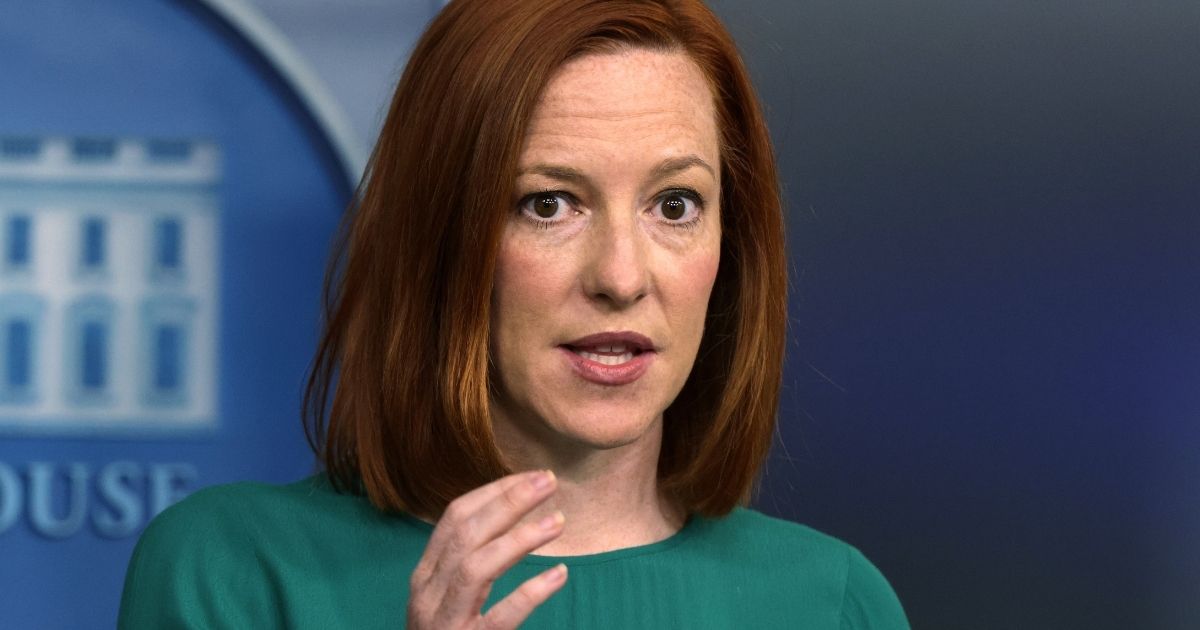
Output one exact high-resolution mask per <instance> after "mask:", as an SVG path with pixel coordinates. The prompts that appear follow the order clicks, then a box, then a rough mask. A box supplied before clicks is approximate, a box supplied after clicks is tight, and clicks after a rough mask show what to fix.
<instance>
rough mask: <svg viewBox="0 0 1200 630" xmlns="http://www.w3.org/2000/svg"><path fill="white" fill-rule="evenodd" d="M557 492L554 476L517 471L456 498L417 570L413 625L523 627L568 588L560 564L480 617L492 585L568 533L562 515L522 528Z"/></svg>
mask: <svg viewBox="0 0 1200 630" xmlns="http://www.w3.org/2000/svg"><path fill="white" fill-rule="evenodd" d="M556 487H557V480H556V479H555V478H554V473H552V472H550V471H535V472H527V473H517V474H515V475H509V476H507V477H504V478H503V479H498V480H496V481H493V482H492V483H489V484H487V485H486V486H482V487H479V488H476V489H475V490H472V491H471V492H468V493H467V494H464V495H462V496H461V497H459V498H457V499H455V500H454V501H451V502H450V505H449V506H448V507H447V508H446V512H445V514H443V515H442V518H441V520H439V521H438V524H437V527H435V528H434V530H433V536H432V537H430V539H429V545H428V546H427V547H426V548H425V554H424V555H422V556H421V561H420V562H418V563H417V568H416V570H415V571H413V574H412V579H411V581H410V585H409V599H408V627H409V628H414V629H417V630H428V629H431V628H437V629H439V630H440V629H442V628H454V629H458V628H495V629H500V628H516V627H517V626H519V625H520V624H521V622H522V621H524V620H525V618H526V617H528V616H529V613H531V612H533V609H534V608H537V607H538V606H539V605H541V603H542V602H544V601H546V599H547V598H548V597H550V596H551V595H553V594H554V592H555V591H557V590H558V589H559V588H561V587H562V585H563V584H565V583H566V578H567V567H565V566H563V565H561V564H560V565H558V566H556V567H553V568H551V569H549V570H547V571H545V572H543V573H541V574H540V575H537V576H534V577H532V578H530V579H529V580H527V581H526V582H525V583H523V584H521V586H520V587H518V588H517V590H515V591H513V592H512V593H510V594H509V595H508V596H507V597H505V598H504V599H502V600H500V601H498V602H496V604H495V605H493V606H492V607H491V608H490V609H488V611H487V614H486V615H484V614H481V609H482V608H483V604H484V602H486V601H487V597H488V593H489V592H490V591H491V589H492V583H493V582H495V581H496V579H497V578H499V577H500V576H501V575H502V574H503V573H504V572H505V571H507V570H508V569H509V567H511V566H513V565H514V564H516V563H517V562H518V561H519V560H520V559H521V558H522V557H524V556H525V555H526V554H528V553H530V552H531V551H533V550H534V549H537V548H538V547H541V546H542V545H544V544H546V543H547V542H549V541H551V540H553V539H555V538H557V537H558V535H559V534H561V533H562V528H563V515H562V513H561V512H555V513H554V514H552V515H550V516H547V517H545V518H543V519H541V520H540V521H538V522H535V523H526V524H523V525H521V526H519V527H518V526H516V525H517V523H518V522H519V521H520V520H521V519H522V518H524V516H525V515H526V514H528V513H529V512H530V511H531V510H533V508H535V507H537V506H538V505H540V504H541V503H542V502H543V501H545V500H546V499H547V498H549V497H550V495H552V494H554V491H555V489H556Z"/></svg>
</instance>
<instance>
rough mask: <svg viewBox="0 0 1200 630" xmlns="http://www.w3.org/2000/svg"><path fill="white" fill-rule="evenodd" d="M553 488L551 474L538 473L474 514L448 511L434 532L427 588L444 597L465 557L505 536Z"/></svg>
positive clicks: (496, 497) (456, 577)
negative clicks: (435, 538) (436, 538)
mask: <svg viewBox="0 0 1200 630" xmlns="http://www.w3.org/2000/svg"><path fill="white" fill-rule="evenodd" d="M555 487H556V480H555V478H554V474H553V473H551V472H549V471H540V472H538V473H534V474H531V475H529V476H528V477H527V478H526V479H525V480H524V481H522V482H520V483H516V484H513V485H512V486H511V487H509V488H508V489H506V490H504V491H503V492H500V493H499V494H497V495H496V496H495V497H493V498H492V500H491V501H488V502H487V503H486V504H484V505H483V506H482V507H480V508H478V509H477V510H475V511H474V512H473V513H469V514H462V513H459V512H457V511H456V510H452V509H449V508H448V509H447V510H446V514H445V515H444V516H443V517H442V518H443V521H445V522H444V523H443V522H439V523H438V527H437V528H436V529H435V531H434V535H435V536H436V535H437V534H438V533H439V532H438V531H437V530H443V531H442V532H441V534H442V539H441V540H440V541H439V544H438V548H437V550H436V553H437V561H436V564H435V565H434V566H433V572H432V574H431V575H430V578H429V582H428V585H429V586H430V587H431V588H433V590H434V591H435V592H438V593H443V594H444V593H445V592H446V589H447V588H448V587H449V585H450V581H451V580H454V579H461V576H460V573H461V569H462V567H461V566H460V565H461V564H462V562H463V561H464V559H465V558H467V557H468V556H469V555H471V554H472V553H474V552H475V551H476V550H477V549H479V548H480V547H483V546H484V545H486V544H488V543H489V542H491V541H493V540H495V539H496V538H498V537H500V536H502V535H504V534H505V533H507V532H508V531H509V530H510V529H512V527H513V526H514V525H516V524H517V523H518V522H519V521H520V520H521V519H522V518H524V517H525V515H526V514H528V513H529V511H530V510H532V509H533V508H535V507H537V506H538V505H540V504H541V503H542V502H543V501H545V500H546V499H547V498H549V497H550V495H551V494H553V493H554V489H555ZM532 549H536V546H535V547H533V548H531V549H530V551H532ZM526 553H528V552H526Z"/></svg>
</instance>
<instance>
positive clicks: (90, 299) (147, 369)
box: [0, 135, 220, 434]
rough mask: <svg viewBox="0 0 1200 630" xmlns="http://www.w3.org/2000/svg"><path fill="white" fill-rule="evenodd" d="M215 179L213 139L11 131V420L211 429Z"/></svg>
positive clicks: (5, 266)
mask: <svg viewBox="0 0 1200 630" xmlns="http://www.w3.org/2000/svg"><path fill="white" fill-rule="evenodd" d="M219 180H220V155H219V151H218V149H217V147H216V146H215V145H214V144H213V143H209V142H204V141H196V140H187V139H177V138H111V137H65V136H55V137H37V136H22V135H7V136H0V234H2V239H3V240H2V241H0V349H2V350H3V357H4V359H3V362H0V428H2V429H8V430H10V431H11V430H15V431H19V432H22V433H34V434H37V433H44V432H54V433H57V432H68V433H77V432H85V433H96V432H101V433H103V432H116V433H120V432H128V431H130V430H135V431H139V432H141V431H147V430H154V431H157V430H172V429H197V428H205V427H210V426H211V425H213V424H214V423H215V418H216V366H217V356H216V355H217V326H218V322H217V313H218V308H217V307H218V304H217V298H218V286H217V285H218V277H219V276H218V269H219V264H220V247H219V243H218V234H219V230H218V222H219V220H220V212H219V210H220V209H219V207H218V205H217V201H216V194H215V191H216V187H217V185H218V184H219Z"/></svg>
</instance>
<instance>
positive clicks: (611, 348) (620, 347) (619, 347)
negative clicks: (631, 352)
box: [596, 343, 625, 354]
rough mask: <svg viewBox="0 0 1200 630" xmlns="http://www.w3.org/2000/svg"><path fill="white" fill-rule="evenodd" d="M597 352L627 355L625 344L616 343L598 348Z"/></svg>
mask: <svg viewBox="0 0 1200 630" xmlns="http://www.w3.org/2000/svg"><path fill="white" fill-rule="evenodd" d="M596 352H615V353H617V354H625V344H623V343H614V344H612V345H607V346H596Z"/></svg>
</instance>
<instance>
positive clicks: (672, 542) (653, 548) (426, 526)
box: [399, 512, 703, 567]
mask: <svg viewBox="0 0 1200 630" xmlns="http://www.w3.org/2000/svg"><path fill="white" fill-rule="evenodd" d="M399 516H400V518H402V519H404V520H405V521H407V522H408V523H409V524H412V525H415V526H417V527H420V528H421V529H422V530H425V531H427V532H429V533H433V524H431V523H427V522H425V521H423V520H421V519H419V518H417V517H415V516H413V515H411V514H409V513H407V512H402V513H400V515H399ZM702 521H703V517H701V516H699V515H695V514H692V515H689V516H688V518H687V520H686V521H684V523H683V527H681V528H679V531H677V532H675V533H674V534H671V535H670V536H668V537H666V538H664V539H662V540H656V541H654V542H651V543H646V544H643V545H634V546H632V547H621V548H620V549H610V550H608V551H599V552H596V553H587V554H582V555H577V556H543V555H538V554H529V555H527V556H525V557H524V558H522V559H521V560H520V561H519V562H517V565H516V566H521V565H533V566H547V567H550V566H555V565H559V564H565V565H567V566H568V567H577V566H584V565H589V564H602V563H605V562H613V561H616V560H624V559H626V558H634V557H637V556H648V555H651V554H655V553H661V552H663V551H667V550H668V549H671V548H673V547H675V546H677V545H679V544H681V543H683V542H684V541H686V540H687V539H688V538H691V536H692V534H693V533H695V531H696V530H697V529H698V528H699V527H700V524H701V522H702Z"/></svg>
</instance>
